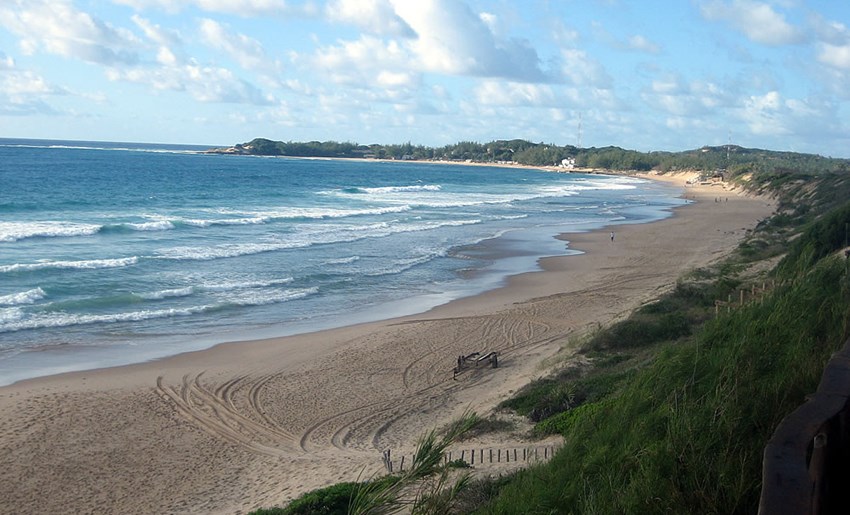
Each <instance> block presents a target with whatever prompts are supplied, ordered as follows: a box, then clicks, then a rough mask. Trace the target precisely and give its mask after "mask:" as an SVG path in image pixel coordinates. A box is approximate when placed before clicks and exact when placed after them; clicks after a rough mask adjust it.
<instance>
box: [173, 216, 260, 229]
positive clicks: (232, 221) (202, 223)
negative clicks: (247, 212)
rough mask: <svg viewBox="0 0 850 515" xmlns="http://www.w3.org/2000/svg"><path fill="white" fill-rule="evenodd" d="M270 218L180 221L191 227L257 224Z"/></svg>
mask: <svg viewBox="0 0 850 515" xmlns="http://www.w3.org/2000/svg"><path fill="white" fill-rule="evenodd" d="M269 220H271V218H270V217H268V216H255V217H250V218H221V219H215V220H204V219H199V218H194V219H186V220H183V221H182V222H183V223H184V224H186V225H191V226H193V227H210V226H214V225H258V224H265V223H268V222H269Z"/></svg>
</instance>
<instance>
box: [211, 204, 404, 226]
mask: <svg viewBox="0 0 850 515" xmlns="http://www.w3.org/2000/svg"><path fill="white" fill-rule="evenodd" d="M410 209H411V207H410V206H406V205H402V206H390V207H370V208H363V209H339V208H327V207H285V208H279V209H267V210H261V211H242V210H234V209H227V208H225V209H217V210H214V211H215V212H217V213H219V214H224V215H234V216H242V217H250V218H243V219H241V220H252V219H257V220H265V221H268V220H273V219H279V220H285V219H293V218H306V219H315V220H322V219H328V218H345V217H349V216H370V215H385V214H390V213H403V212H405V211H410ZM217 222H221V221H218V220H217ZM224 222H226V220H225V221H224Z"/></svg>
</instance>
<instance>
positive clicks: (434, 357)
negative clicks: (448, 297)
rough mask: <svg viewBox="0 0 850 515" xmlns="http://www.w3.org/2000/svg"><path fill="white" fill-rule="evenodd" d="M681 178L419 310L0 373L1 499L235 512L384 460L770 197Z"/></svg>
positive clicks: (486, 398)
mask: <svg viewBox="0 0 850 515" xmlns="http://www.w3.org/2000/svg"><path fill="white" fill-rule="evenodd" d="M645 177H648V178H651V179H653V180H661V181H667V182H668V183H670V184H673V185H676V186H684V184H685V181H686V180H687V179H688V178H689V177H687V176H685V175H667V176H645ZM683 192H684V194H685V195H687V196H688V197H691V196H693V197H694V198H693V200H694V203H693V204H691V205H688V206H683V207H679V208H675V209H674V214H673V216H671V217H669V218H667V219H664V220H661V221H657V222H652V223H648V224H635V225H619V226H616V227H615V228H614V229H613V230H614V231H615V235H614V236H615V237H614V240H613V241H611V239H610V235H609V232H610V231H611V229H610V228H604V229H601V230H596V231H590V232H586V233H572V234H565V235H560V236H559V238H560V239H562V240H567V241H568V242H569V243H568V245H569V248H570V249H576V250H580V251H582V252H583V254H580V255H576V256H557V257H551V258H544V259H542V260H541V262H540V265H541V268H542V271H539V272H528V273H524V274H519V275H516V276H512V277H510V278H509V279H508V281H507V284H506V285H505V286H503V287H501V288H497V289H495V290H491V291H488V292H485V293H483V294H479V295H475V296H472V297H466V298H461V299H458V300H454V301H451V302H449V303H448V304H444V305H441V306H438V307H435V308H432V309H431V310H428V311H426V312H424V313H420V314H415V315H409V316H404V317H401V318H394V319H389V320H383V321H379V322H368V323H364V324H357V325H354V326H348V327H342V328H338V329H330V330H325V331H320V332H313V333H305V334H299V335H295V336H287V337H281V338H271V339H265V340H256V341H246V342H232V343H225V344H219V345H216V346H215V347H212V348H210V349H205V350H201V351H195V352H188V353H183V354H179V355H177V356H173V357H168V358H163V359H160V360H156V361H152V362H147V363H141V364H135V365H127V366H121V367H115V368H108V369H98V370H88V371H82V372H71V373H66V374H60V375H54V376H47V377H41V378H35V379H28V380H24V381H21V382H18V383H15V384H13V385H10V386H6V387H0V435H3V438H2V442H3V443H2V444H0V456H2V457H3V458H2V460H3V465H4V467H2V472H0V479H3V482H2V483H3V484H4V485H6V486H4V487H0V499H2V500H0V508H2V509H3V511H15V512H18V513H27V512H31V511H33V512H34V511H45V510H51V509H61V510H62V511H92V510H97V509H98V507H100V508H102V507H104V506H108V507H109V509H108V510H107V511H114V512H123V511H134V512H139V513H163V512H177V513H234V512H237V513H238V512H244V511H248V510H250V509H254V508H256V507H261V506H273V505H277V504H280V503H282V502H285V501H286V500H288V499H292V498H294V497H296V496H298V495H300V494H301V493H304V492H305V491H308V490H311V489H314V488H318V487H321V486H326V485H328V484H332V483H335V482H339V481H352V480H356V479H357V478H358V477H362V475H363V474H364V473H365V474H366V475H367V476H368V475H370V474H373V473H379V472H380V471H381V461H380V451H381V450H382V449H386V448H392V449H394V452H397V453H402V454H403V453H404V452H406V451H409V450H410V449H412V447H413V445H414V444H415V440H416V438H417V437H418V436H419V435H420V434H421V433H422V432H424V431H426V430H427V429H429V428H431V427H435V426H437V425H440V424H443V423H445V422H447V421H448V420H451V419H452V418H453V417H455V416H457V415H458V414H459V413H461V412H462V411H464V410H465V409H467V408H472V409H475V410H476V411H478V412H479V413H483V412H486V411H487V410H489V409H491V408H492V407H494V406H495V405H496V404H497V403H498V402H499V401H500V400H502V399H504V398H505V397H506V396H507V395H509V393H510V392H513V391H516V389H518V388H519V387H521V386H522V385H523V384H526V383H527V382H529V381H530V380H532V379H533V378H535V377H539V376H540V375H542V374H544V373H545V367H543V366H542V365H543V363H544V362H545V361H546V360H547V359H549V358H550V357H552V356H553V355H555V353H557V352H558V351H559V350H560V349H561V348H562V347H564V346H565V345H566V344H567V343H568V341H569V339H570V338H571V337H572V336H573V335H577V334H581V333H583V332H585V331H586V330H587V329H588V328H592V327H595V326H598V325H600V324H602V325H604V324H607V323H610V322H611V321H612V320H615V319H617V318H619V317H621V316H623V315H625V314H626V313H628V312H630V311H631V310H633V309H635V308H636V307H638V306H640V305H641V304H642V303H645V302H647V301H649V300H651V299H652V298H655V297H657V296H658V295H659V294H660V293H662V292H663V291H665V290H666V289H669V288H670V287H672V285H674V284H675V280H676V279H677V278H678V277H679V276H681V274H683V273H685V272H687V271H689V270H692V269H693V268H696V267H698V266H704V265H705V264H708V263H710V262H712V261H714V260H716V259H718V258H720V257H722V256H723V255H725V254H726V253H728V252H729V251H730V250H731V249H732V248H734V246H735V245H736V244H737V242H738V241H740V239H741V238H743V236H744V235H745V234H746V231H747V230H749V229H751V228H752V227H754V226H755V224H756V223H757V222H758V221H759V220H760V219H762V218H764V217H766V216H768V215H769V214H770V213H771V212H772V211H773V204H772V202H770V201H769V200H766V199H761V198H751V197H748V196H746V195H742V194H740V192H736V191H728V190H725V189H722V188H718V187H716V186H694V187H688V188H683ZM718 195H720V196H721V197H722V199H723V200H722V201H721V202H716V200H717V198H718ZM712 196H714V197H715V198H714V199H713V200H714V201H713V200H712ZM473 351H474V352H489V351H496V352H499V353H500V368H499V369H496V370H491V369H481V370H475V371H473V372H471V373H469V374H463V375H461V377H459V378H457V380H455V379H453V377H452V373H451V370H452V368H453V365H454V363H455V359H456V357H457V356H458V355H460V354H468V353H470V352H473ZM499 443H500V442H480V444H481V445H498V444H499Z"/></svg>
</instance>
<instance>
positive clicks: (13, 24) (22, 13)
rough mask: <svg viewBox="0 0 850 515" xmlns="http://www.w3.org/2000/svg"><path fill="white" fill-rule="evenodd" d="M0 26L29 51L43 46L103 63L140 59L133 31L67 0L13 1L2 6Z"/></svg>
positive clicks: (0, 9) (25, 50) (61, 53)
mask: <svg viewBox="0 0 850 515" xmlns="http://www.w3.org/2000/svg"><path fill="white" fill-rule="evenodd" d="M0 26H5V27H6V28H7V29H8V30H10V31H11V32H12V33H14V34H16V35H18V36H19V37H20V38H21V40H20V45H21V48H22V49H23V50H24V52H25V53H27V54H33V53H35V52H37V51H38V50H41V49H43V50H44V51H46V52H49V53H51V54H56V55H61V56H64V57H73V58H75V59H80V60H82V61H87V62H90V63H97V64H104V65H115V64H121V63H125V64H126V63H135V62H137V61H138V54H137V47H138V45H139V43H140V41H139V40H138V39H137V38H136V37H135V36H134V35H133V34H132V33H131V32H129V31H127V30H125V29H121V28H116V27H113V26H112V25H110V24H109V23H106V22H104V21H102V20H100V19H98V18H95V17H93V16H91V15H89V14H88V13H85V12H82V11H79V10H77V9H75V8H74V7H73V5H72V4H71V3H70V2H68V1H65V0H51V1H42V0H36V1H27V2H24V1H22V0H12V4H11V5H9V4H7V5H6V6H5V7H2V8H0Z"/></svg>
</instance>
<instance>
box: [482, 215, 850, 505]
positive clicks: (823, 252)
mask: <svg viewBox="0 0 850 515" xmlns="http://www.w3.org/2000/svg"><path fill="white" fill-rule="evenodd" d="M848 223H850V204H848V205H845V206H843V207H839V208H837V209H834V210H832V211H831V212H830V213H829V214H828V215H826V216H822V217H819V218H818V221H817V222H816V223H813V224H812V225H810V227H809V228H808V229H807V230H806V232H805V233H804V234H803V235H802V236H800V237H799V238H797V239H796V240H795V242H794V245H793V246H792V248H791V250H790V252H789V253H788V256H787V257H786V258H785V259H784V260H783V261H782V262H781V263H780V265H779V266H778V267H777V270H778V274H779V276H778V278H779V279H781V280H783V281H784V282H783V283H782V286H779V287H777V288H776V289H775V290H774V291H772V292H771V293H770V294H768V295H766V296H765V297H764V298H763V299H762V301H761V302H756V303H751V304H749V305H748V306H746V307H744V308H740V309H736V310H734V311H732V312H731V313H728V314H721V315H720V316H719V317H717V318H716V319H711V320H709V321H707V322H706V323H705V324H704V325H703V326H702V327H701V328H700V329H698V330H695V332H694V335H693V336H692V337H679V336H681V335H679V334H676V333H675V332H673V333H670V336H671V338H667V337H665V336H663V331H662V332H661V333H659V334H662V336H661V337H659V338H649V339H647V340H646V341H644V342H643V344H644V346H643V347H642V348H635V347H634V346H632V347H629V348H624V347H623V346H622V344H617V343H616V342H622V341H635V340H634V338H628V334H629V333H635V334H641V333H652V332H653V330H652V324H659V323H661V322H659V321H661V320H663V318H662V317H656V318H655V319H653V318H652V312H661V313H664V312H667V311H669V312H673V313H677V314H679V315H680V316H688V317H689V318H690V320H691V322H693V323H695V324H698V323H699V322H698V318H699V315H698V313H699V312H700V309H701V306H702V308H703V312H705V311H704V308H705V303H704V302H701V300H700V299H703V298H704V297H706V296H708V297H710V296H711V295H712V294H717V293H720V292H721V291H723V290H724V289H728V287H730V286H734V285H735V284H736V283H737V282H738V281H737V280H735V279H732V278H730V271H734V270H735V269H736V267H735V266H732V265H730V264H727V266H726V267H724V270H722V271H721V272H720V275H719V276H717V277H716V278H715V280H714V281H712V282H711V283H710V284H707V283H705V282H702V284H701V285H700V283H698V282H691V283H687V284H680V285H679V288H677V291H676V292H674V294H672V295H671V296H670V297H668V298H665V299H662V300H661V301H660V302H659V303H658V304H657V305H656V307H649V308H648V309H644V310H642V311H643V312H642V313H641V312H639V313H637V314H636V316H633V317H632V319H631V320H630V321H628V322H627V323H626V324H618V325H616V326H614V327H612V328H611V329H609V330H607V331H604V332H603V333H600V334H599V335H596V336H595V337H594V338H592V339H591V340H590V342H588V343H587V344H586V345H585V352H586V353H588V355H593V353H594V352H595V353H596V355H597V356H604V359H599V358H598V357H597V359H598V363H599V365H598V366H597V367H596V368H594V369H593V370H591V371H589V372H588V371H585V372H584V373H583V375H581V377H578V378H576V377H575V376H576V373H575V371H572V372H566V373H561V374H560V375H559V376H556V377H554V378H552V379H549V380H547V381H544V382H543V383H544V384H541V383H538V384H536V385H531V386H530V387H529V388H528V389H526V391H524V392H520V395H519V396H518V397H516V398H515V399H512V400H511V401H509V402H507V403H506V405H507V406H508V407H512V408H514V409H517V410H518V411H520V412H523V413H526V414H528V415H530V416H532V417H534V416H535V415H539V414H540V413H543V412H545V409H542V408H541V406H548V407H549V412H548V413H546V414H547V415H548V416H547V417H545V418H544V417H540V418H542V420H541V421H540V422H539V424H538V430H539V431H541V432H558V433H561V434H563V435H564V437H565V440H566V445H565V446H564V447H563V449H562V451H561V452H559V454H558V455H557V456H556V457H555V458H554V460H552V461H551V462H550V463H548V464H546V465H543V466H539V467H535V468H533V469H529V470H527V471H525V472H521V473H519V474H517V475H516V476H515V477H514V478H512V480H511V481H510V482H509V483H508V484H507V485H506V486H505V487H504V488H502V489H501V491H500V492H499V494H498V496H497V497H496V498H495V500H493V501H492V502H491V503H490V504H489V505H487V506H486V507H484V508H482V509H481V511H482V512H484V513H520V512H521V513H662V512H668V513H669V512H673V513H754V512H755V511H756V509H757V505H758V496H759V491H760V486H761V485H760V483H761V458H762V451H763V449H764V445H765V444H766V442H767V440H768V439H769V438H770V436H771V434H772V432H773V430H774V429H775V427H776V425H777V424H778V423H779V421H780V420H781V419H782V418H783V417H784V416H785V415H786V414H788V413H789V412H791V411H793V410H794V409H795V408H796V407H797V406H798V405H800V404H801V403H802V402H803V401H804V397H805V395H806V394H808V393H811V392H813V391H814V390H815V389H816V387H817V384H818V381H819V379H820V375H821V373H822V371H823V367H824V365H825V363H826V361H827V360H828V359H829V356H830V355H831V353H832V352H834V351H835V350H836V349H837V348H838V347H840V345H841V344H843V342H844V341H845V339H846V338H847V336H848V326H847V322H848V319H850V279H848V273H847V272H848V265H847V262H846V260H845V259H844V258H843V256H835V255H834V254H833V253H832V252H833V250H835V249H837V248H840V247H841V246H843V244H844V239H845V236H844V234H845V230H846V228H847V224H848ZM738 268H740V267H738ZM724 284H725V285H726V286H724ZM683 290H686V291H690V292H691V293H694V292H697V293H696V294H693V295H688V294H683V293H682V291H683ZM700 291H701V292H703V293H702V294H700V293H699V292H700ZM707 292H710V293H707ZM688 297H690V301H688ZM718 297H719V298H723V296H721V295H718V296H717V297H714V298H718ZM665 305H666V306H667V307H665ZM671 306H672V308H671V309H669V310H668V309H667V308H670V307H671ZM647 312H648V313H647ZM653 320H654V321H653ZM641 324H645V325H646V329H641V327H640V326H641ZM674 327H675V324H674ZM624 331H627V332H626V333H625V334H623V333H624ZM624 336H625V338H624ZM665 340H667V341H665ZM600 349H601V350H602V351H603V354H601V355H600V354H599V351H600ZM616 356H619V358H618V359H612V358H613V357H616ZM599 385H603V386H602V387H599ZM557 392H560V393H557ZM564 392H569V393H567V394H565V393H564ZM579 394H580V395H579ZM570 395H572V397H570ZM582 398H584V399H589V400H587V401H582ZM564 399H568V400H569V399H571V400H572V401H573V402H572V403H570V402H569V401H567V402H564ZM558 401H560V404H559V403H558ZM570 404H572V405H570ZM553 406H559V409H552V407H553ZM569 408H571V409H569ZM553 412H554V413H553Z"/></svg>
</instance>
